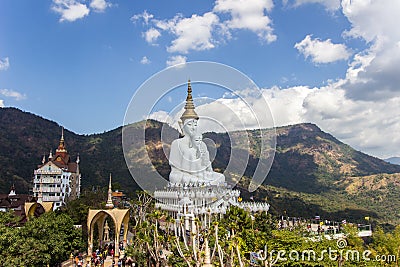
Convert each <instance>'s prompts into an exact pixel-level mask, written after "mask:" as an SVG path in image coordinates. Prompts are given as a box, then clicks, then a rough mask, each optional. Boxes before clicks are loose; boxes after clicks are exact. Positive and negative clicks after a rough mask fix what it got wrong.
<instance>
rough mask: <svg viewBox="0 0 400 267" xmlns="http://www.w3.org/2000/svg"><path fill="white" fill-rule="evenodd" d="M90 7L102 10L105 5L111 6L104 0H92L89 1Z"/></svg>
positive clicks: (97, 10) (104, 8)
mask: <svg viewBox="0 0 400 267" xmlns="http://www.w3.org/2000/svg"><path fill="white" fill-rule="evenodd" d="M90 7H91V8H92V9H93V10H94V11H95V12H104V11H105V10H106V8H107V7H111V4H110V3H108V2H107V1H105V0H92V2H90Z"/></svg>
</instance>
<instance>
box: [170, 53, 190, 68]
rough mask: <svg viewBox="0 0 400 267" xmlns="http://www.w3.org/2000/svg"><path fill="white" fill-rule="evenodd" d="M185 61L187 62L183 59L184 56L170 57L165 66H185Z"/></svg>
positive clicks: (185, 58)
mask: <svg viewBox="0 0 400 267" xmlns="http://www.w3.org/2000/svg"><path fill="white" fill-rule="evenodd" d="M186 60H187V57H185V56H181V55H177V56H171V57H169V58H168V60H167V62H166V64H167V66H174V65H177V64H185V63H186Z"/></svg>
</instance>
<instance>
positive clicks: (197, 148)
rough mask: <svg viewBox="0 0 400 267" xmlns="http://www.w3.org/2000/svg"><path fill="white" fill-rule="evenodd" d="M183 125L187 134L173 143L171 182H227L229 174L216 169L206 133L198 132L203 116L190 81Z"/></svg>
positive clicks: (210, 183) (213, 183) (185, 183)
mask: <svg viewBox="0 0 400 267" xmlns="http://www.w3.org/2000/svg"><path fill="white" fill-rule="evenodd" d="M180 119H181V121H180V123H179V126H180V127H181V130H182V133H183V137H182V138H178V139H176V140H174V141H173V142H172V143H171V151H170V155H169V165H170V166H171V173H170V175H169V181H170V183H171V184H174V185H188V184H208V185H219V184H223V183H224V182H225V176H224V175H223V174H221V173H218V172H215V171H213V169H212V166H211V162H210V155H209V152H208V149H207V146H206V144H205V143H204V141H203V140H202V135H201V134H200V133H199V132H198V125H197V123H198V120H199V116H198V115H197V114H196V112H195V110H194V103H193V98H192V88H191V85H190V81H189V82H188V95H187V98H186V104H185V111H184V112H183V114H182V116H181V118H180Z"/></svg>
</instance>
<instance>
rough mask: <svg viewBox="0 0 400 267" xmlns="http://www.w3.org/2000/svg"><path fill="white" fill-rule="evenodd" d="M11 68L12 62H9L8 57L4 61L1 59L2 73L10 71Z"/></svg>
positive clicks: (0, 68)
mask: <svg viewBox="0 0 400 267" xmlns="http://www.w3.org/2000/svg"><path fill="white" fill-rule="evenodd" d="M9 67H10V61H9V59H8V57H6V58H4V59H0V71H2V70H8V68H9Z"/></svg>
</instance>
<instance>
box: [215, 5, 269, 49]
mask: <svg viewBox="0 0 400 267" xmlns="http://www.w3.org/2000/svg"><path fill="white" fill-rule="evenodd" d="M273 6H274V4H273V2H272V0H217V1H216V2H215V6H214V9H213V11H214V12H216V13H228V14H229V15H230V16H231V19H230V20H227V21H225V22H224V23H225V24H226V25H227V27H228V28H229V29H246V30H250V31H252V32H255V33H256V34H257V35H258V37H260V39H262V40H264V41H266V42H268V43H270V42H273V41H275V40H276V35H274V34H273V29H272V27H271V23H272V21H271V19H270V18H269V17H268V16H267V15H265V13H266V12H269V11H271V10H272V8H273Z"/></svg>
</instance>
